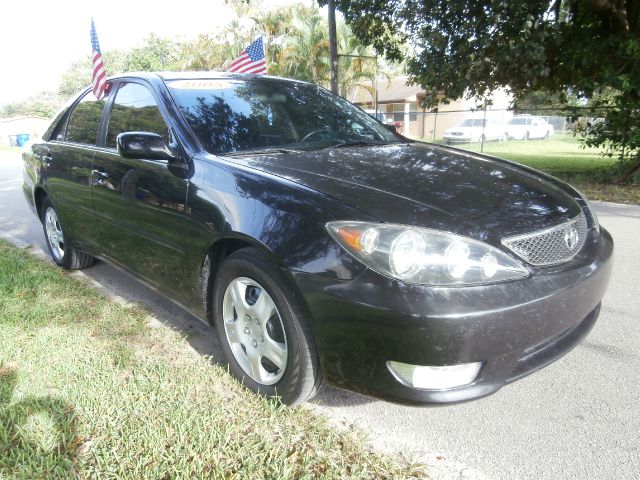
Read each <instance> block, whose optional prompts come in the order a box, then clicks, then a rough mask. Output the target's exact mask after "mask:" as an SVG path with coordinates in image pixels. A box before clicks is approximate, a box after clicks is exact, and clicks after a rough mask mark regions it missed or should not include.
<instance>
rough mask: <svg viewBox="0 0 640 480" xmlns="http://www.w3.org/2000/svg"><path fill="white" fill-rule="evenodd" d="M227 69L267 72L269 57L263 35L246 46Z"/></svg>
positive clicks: (257, 72)
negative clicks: (267, 56)
mask: <svg viewBox="0 0 640 480" xmlns="http://www.w3.org/2000/svg"><path fill="white" fill-rule="evenodd" d="M227 70H228V71H229V72H237V73H255V74H256V75H264V74H265V73H267V59H266V58H265V56H264V43H262V37H260V38H258V39H257V40H256V41H254V42H253V43H252V44H251V45H249V46H248V47H247V48H245V49H244V51H243V52H242V54H241V55H240V56H239V57H238V58H236V59H235V60H234V61H233V62H231V65H229V68H227Z"/></svg>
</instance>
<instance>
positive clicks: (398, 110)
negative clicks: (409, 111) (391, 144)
mask: <svg viewBox="0 0 640 480" xmlns="http://www.w3.org/2000/svg"><path fill="white" fill-rule="evenodd" d="M393 121H394V122H404V103H394V104H393Z"/></svg>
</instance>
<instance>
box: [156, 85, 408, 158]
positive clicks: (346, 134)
mask: <svg viewBox="0 0 640 480" xmlns="http://www.w3.org/2000/svg"><path fill="white" fill-rule="evenodd" d="M167 86H168V87H169V90H170V91H171V94H172V96H173V98H174V99H175V101H176V103H177V104H178V107H179V108H180V110H181V111H182V113H183V115H184V117H185V118H186V120H187V122H188V123H189V125H190V126H191V128H192V129H193V131H194V132H195V134H196V136H197V137H198V139H199V140H200V142H201V143H202V145H203V146H204V147H205V149H206V150H207V151H208V152H211V153H214V154H225V153H235V152H243V151H254V150H261V149H262V150H264V149H274V148H284V149H300V150H314V149H319V148H326V147H328V146H332V145H338V144H350V143H358V144H363V143H366V144H368V143H375V144H378V143H389V142H399V141H401V137H399V136H398V135H396V134H394V133H393V132H391V131H389V130H387V129H386V128H385V127H384V126H383V125H380V123H378V122H377V121H376V120H374V119H373V118H371V117H370V116H369V115H367V114H366V113H365V112H363V111H362V110H360V109H359V108H357V107H355V106H353V105H352V104H350V103H349V102H347V101H346V100H344V99H342V98H341V97H338V96H337V95H333V94H332V93H330V92H328V91H326V90H324V89H322V88H319V87H317V86H315V85H310V84H306V83H298V82H287V81H280V80H275V79H273V80H272V79H255V80H253V79H252V80H236V79H232V80H230V79H213V80H212V79H203V80H174V81H168V82H167Z"/></svg>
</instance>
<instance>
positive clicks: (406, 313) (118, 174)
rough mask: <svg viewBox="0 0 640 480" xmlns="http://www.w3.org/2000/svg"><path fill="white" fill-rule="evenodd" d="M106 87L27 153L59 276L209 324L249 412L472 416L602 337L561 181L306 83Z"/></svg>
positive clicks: (32, 196)
mask: <svg viewBox="0 0 640 480" xmlns="http://www.w3.org/2000/svg"><path fill="white" fill-rule="evenodd" d="M108 86H109V88H108V94H107V95H106V96H105V97H104V98H101V99H97V98H96V97H94V95H93V93H92V91H91V89H89V88H87V89H86V90H85V91H83V92H81V93H80V94H79V95H78V96H77V98H75V99H74V100H73V101H71V102H70V103H69V104H68V105H67V106H66V107H65V108H64V109H63V110H62V111H61V112H60V113H59V114H58V115H57V117H56V118H55V119H54V120H53V122H52V124H51V126H50V128H49V129H48V131H47V132H46V133H45V135H43V138H42V139H41V140H38V141H35V142H33V143H32V144H31V145H30V146H29V148H28V150H27V151H25V153H24V154H23V159H24V165H25V170H24V193H25V196H26V198H27V200H28V201H29V203H30V204H31V206H32V207H33V210H34V212H35V213H36V214H37V215H38V217H39V218H40V220H41V221H42V225H43V232H44V236H45V238H46V241H47V244H48V247H49V251H50V253H51V257H52V258H53V261H54V262H55V263H56V264H58V265H59V266H61V267H63V268H67V269H78V268H85V267H89V266H90V265H92V264H93V263H94V261H95V259H101V260H104V261H107V262H110V263H112V264H114V265H116V266H118V267H120V268H121V269H124V270H126V271H128V272H130V273H131V274H133V275H134V276H136V277H137V278H139V279H140V280H141V281H142V282H144V283H146V284H147V285H149V286H151V287H152V288H154V289H156V290H157V291H159V292H161V293H162V294H164V295H166V296H167V297H169V298H170V299H172V300H173V301H175V302H177V303H178V304H180V305H182V306H183V307H184V308H185V309H187V310H188V311H190V312H191V313H193V314H194V315H195V316H197V317H198V318H200V319H201V320H202V321H203V322H206V323H208V324H211V325H212V326H213V328H215V330H216V332H217V336H218V338H219V341H220V344H221V346H222V350H223V351H224V355H225V357H226V361H227V362H228V364H229V369H230V371H231V372H232V373H233V374H234V375H235V376H236V377H237V378H238V379H239V380H240V381H242V382H243V383H244V384H245V385H246V386H247V387H248V388H250V389H252V390H254V391H256V392H259V393H262V394H265V395H269V396H276V395H277V396H278V397H280V398H281V399H282V400H283V401H284V402H285V403H287V404H296V403H300V402H302V401H305V400H306V399H309V398H311V397H312V396H313V395H314V393H316V392H317V391H318V390H319V389H320V388H321V386H322V385H324V384H330V385H334V386H337V387H341V388H345V389H349V390H352V391H355V392H359V393H362V394H365V395H369V396H372V397H377V398H382V399H387V400H391V401H396V402H403V403H411V404H441V403H450V402H458V401H463V400H470V399H475V398H479V397H482V396H486V395H488V394H491V393H493V392H496V391H497V390H498V389H499V388H501V387H502V386H504V385H505V384H508V383H509V382H513V381H514V380H517V379H519V378H521V377H523V376H525V375H528V374H530V373H532V372H534V371H536V370H538V369H540V368H542V367H544V366H545V365H548V364H549V363H551V362H553V361H555V360H556V359H558V358H559V357H561V356H562V355H563V354H565V353H567V352H569V351H570V350H571V349H572V348H573V347H574V346H575V345H577V344H578V343H579V342H580V340H581V339H582V338H584V337H585V335H587V333H588V332H589V331H590V329H591V328H592V326H593V325H594V323H595V322H596V319H597V317H598V313H599V310H600V303H601V299H602V297H603V294H604V292H605V289H606V287H607V283H608V279H609V274H610V270H611V255H612V250H613V242H612V239H611V236H610V235H609V234H608V233H607V231H606V230H605V229H604V228H602V227H601V226H600V225H599V224H598V220H597V218H596V215H595V213H594V212H593V210H592V208H591V207H590V206H589V203H588V201H587V199H586V198H585V197H584V196H583V195H582V194H581V193H580V192H579V191H577V190H575V189H574V188H572V187H571V186H569V185H568V184H566V183H563V182H561V181H559V180H557V179H555V178H553V177H551V176H548V175H545V174H543V173H541V172H538V171H535V170H533V169H530V168H527V167H525V166H522V165H518V164H516V163H512V162H509V161H506V160H501V159H497V158H493V157H489V156H486V155H481V154H475V153H469V152H465V151H462V150H458V149H455V148H450V147H445V146H439V145H432V144H426V143H421V142H416V141H412V140H410V139H407V138H405V137H403V136H401V135H398V134H397V133H395V131H390V130H389V128H388V127H387V126H385V125H383V124H382V123H380V122H379V121H377V120H376V119H374V118H372V117H371V116H369V115H367V114H366V113H365V112H364V111H363V110H360V109H359V108H357V107H355V106H353V105H352V104H350V103H349V102H347V101H346V100H344V99H342V98H340V97H338V96H336V95H333V94H331V93H330V92H328V91H327V90H325V89H323V88H321V87H318V86H315V85H311V84H308V83H304V82H298V81H293V80H285V79H279V78H269V77H255V76H252V75H235V74H214V73H161V74H155V73H144V74H127V75H121V76H116V77H112V78H110V79H109V80H108ZM576 381H578V380H576Z"/></svg>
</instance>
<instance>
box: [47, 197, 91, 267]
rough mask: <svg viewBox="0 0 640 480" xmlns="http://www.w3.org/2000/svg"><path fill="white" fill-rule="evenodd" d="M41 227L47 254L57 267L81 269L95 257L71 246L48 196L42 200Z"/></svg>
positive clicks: (89, 264)
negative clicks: (47, 249)
mask: <svg viewBox="0 0 640 480" xmlns="http://www.w3.org/2000/svg"><path fill="white" fill-rule="evenodd" d="M41 211H42V218H41V221H42V228H43V230H44V236H45V239H46V241H47V247H48V248H49V254H50V255H51V258H52V259H53V261H54V262H55V263H56V265H58V266H59V267H62V268H66V269H67V270H81V269H83V268H87V267H90V266H91V265H93V264H94V263H95V259H94V258H93V257H92V256H91V255H89V254H87V253H84V252H80V251H78V250H76V249H75V248H73V247H72V246H71V243H70V242H69V238H68V237H67V235H66V234H65V232H64V229H63V228H62V223H61V222H60V219H59V218H58V213H57V212H56V209H55V208H54V207H53V204H52V203H51V201H50V200H49V199H48V198H45V199H44V201H43V202H42V209H41Z"/></svg>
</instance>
